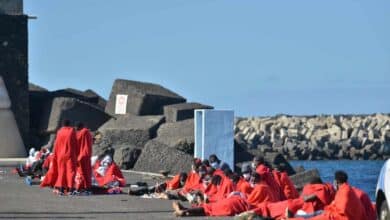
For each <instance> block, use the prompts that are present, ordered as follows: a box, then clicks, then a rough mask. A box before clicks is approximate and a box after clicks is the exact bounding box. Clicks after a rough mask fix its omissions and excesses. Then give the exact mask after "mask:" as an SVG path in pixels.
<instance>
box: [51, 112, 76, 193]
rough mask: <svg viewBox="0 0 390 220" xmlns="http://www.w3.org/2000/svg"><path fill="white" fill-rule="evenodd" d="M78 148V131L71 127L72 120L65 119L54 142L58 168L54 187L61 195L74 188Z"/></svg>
mask: <svg viewBox="0 0 390 220" xmlns="http://www.w3.org/2000/svg"><path fill="white" fill-rule="evenodd" d="M77 148H78V146H77V139H76V131H75V130H74V128H73V127H71V125H70V121H69V120H67V119H65V120H64V121H63V122H62V127H61V128H60V129H59V130H58V131H57V136H56V140H55V142H54V158H55V163H56V168H57V170H58V172H57V178H56V181H55V184H54V187H55V189H56V191H55V193H58V194H59V195H64V194H65V193H66V192H68V193H70V192H72V191H73V190H74V177H75V174H76V163H77Z"/></svg>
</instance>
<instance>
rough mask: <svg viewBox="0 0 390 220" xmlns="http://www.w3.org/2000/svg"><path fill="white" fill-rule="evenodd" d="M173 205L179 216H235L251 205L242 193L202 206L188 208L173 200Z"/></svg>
mask: <svg viewBox="0 0 390 220" xmlns="http://www.w3.org/2000/svg"><path fill="white" fill-rule="evenodd" d="M172 207H173V210H174V214H175V215H176V216H177V217H185V216H234V215H236V214H239V213H241V212H245V211H246V210H248V208H249V205H248V203H247V202H246V201H245V198H243V197H242V194H241V193H239V192H237V193H231V194H230V195H229V197H227V198H224V199H222V200H220V201H218V202H214V203H203V204H202V205H200V206H197V207H192V208H186V207H184V206H183V205H182V204H180V203H179V202H173V203H172Z"/></svg>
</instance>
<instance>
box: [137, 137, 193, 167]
mask: <svg viewBox="0 0 390 220" xmlns="http://www.w3.org/2000/svg"><path fill="white" fill-rule="evenodd" d="M192 160H193V157H192V156H191V155H189V154H186V153H184V152H182V151H180V150H177V149H174V148H171V147H168V146H166V145H164V144H162V143H160V142H158V141H155V140H151V141H149V142H148V143H147V144H146V145H145V147H144V148H143V149H142V153H141V156H140V157H139V158H138V160H137V162H136V163H135V166H134V170H137V171H148V172H155V173H158V172H159V171H160V170H168V171H170V174H173V175H175V174H177V173H179V172H183V171H189V170H191V164H192Z"/></svg>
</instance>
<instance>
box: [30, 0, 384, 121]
mask: <svg viewBox="0 0 390 220" xmlns="http://www.w3.org/2000/svg"><path fill="white" fill-rule="evenodd" d="M24 4H25V5H24V10H25V13H27V14H29V15H34V16H37V17H38V19H37V20H30V21H29V77H30V81H31V82H33V83H36V84H38V85H41V86H43V87H46V88H48V89H50V90H55V89H60V88H65V87H72V88H76V89H81V90H84V89H88V88H91V89H93V90H95V91H97V92H98V93H99V94H101V95H102V96H103V97H106V98H107V97H108V96H109V93H110V90H111V87H112V83H113V81H114V80H115V79H116V78H123V79H131V80H140V81H147V82H153V83H158V84H161V85H163V86H165V87H167V88H169V89H171V90H173V91H175V92H177V93H179V94H180V95H182V96H184V97H186V98H187V100H188V101H196V102H201V103H204V104H210V105H213V106H215V107H216V108H218V109H233V110H235V111H236V115H240V116H249V115H251V116H257V115H275V114H279V113H286V114H294V115H307V114H321V113H323V114H338V113H374V112H387V113H388V112H390V96H389V95H388V94H389V90H390V40H389V39H390V28H389V27H390V13H388V11H389V9H390V1H386V0H382V1H380V0H378V1H363V0H361V1H356V0H354V1H351V0H343V1H336V0H333V1H331V0H330V1H310V0H307V1H300V0H297V1H260V0H256V1H255V0H253V1H249V0H248V1H230V0H218V1H213V0H208V1H204V0H178V1H174V0H172V1H171V0H166V1H161V0H155V1H150V0H142V1H127V0H115V1H103V0H83V1H76V0H66V1H52V0H40V1H36V0H25V2H24Z"/></svg>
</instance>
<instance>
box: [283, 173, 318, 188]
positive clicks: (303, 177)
mask: <svg viewBox="0 0 390 220" xmlns="http://www.w3.org/2000/svg"><path fill="white" fill-rule="evenodd" d="M313 177H318V178H321V177H320V173H319V172H318V170H317V169H313V170H306V171H303V172H300V173H296V174H295V175H292V176H290V179H291V181H292V182H293V183H294V185H295V187H296V188H297V190H299V191H300V190H302V189H303V186H305V185H306V184H307V183H309V182H310V180H311V179H312V178H313Z"/></svg>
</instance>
